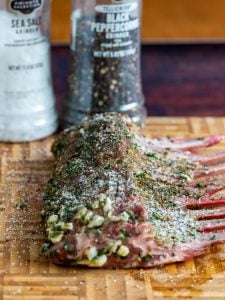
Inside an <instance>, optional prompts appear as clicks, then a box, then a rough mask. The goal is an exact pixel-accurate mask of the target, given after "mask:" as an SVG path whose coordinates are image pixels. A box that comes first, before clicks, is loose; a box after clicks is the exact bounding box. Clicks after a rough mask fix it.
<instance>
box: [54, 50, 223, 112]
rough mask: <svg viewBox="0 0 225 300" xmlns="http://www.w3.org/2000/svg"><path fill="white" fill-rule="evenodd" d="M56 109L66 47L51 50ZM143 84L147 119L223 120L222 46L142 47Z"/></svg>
mask: <svg viewBox="0 0 225 300" xmlns="http://www.w3.org/2000/svg"><path fill="white" fill-rule="evenodd" d="M52 52H53V75H54V86H55V92H56V95H57V106H58V108H59V110H60V109H61V107H62V104H63V101H64V99H65V95H66V89H67V74H68V61H69V48H68V47H53V50H52ZM142 81H143V91H144V95H145V99H146V106H147V110H148V115H151V116H225V45H160V46H159V45H158V46H153V45H144V46H143V47H142Z"/></svg>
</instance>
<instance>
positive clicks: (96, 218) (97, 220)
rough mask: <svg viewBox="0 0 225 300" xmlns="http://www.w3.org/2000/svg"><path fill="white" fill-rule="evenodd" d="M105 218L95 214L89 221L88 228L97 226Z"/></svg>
mask: <svg viewBox="0 0 225 300" xmlns="http://www.w3.org/2000/svg"><path fill="white" fill-rule="evenodd" d="M104 221H105V219H104V218H103V217H102V216H99V215H95V216H94V218H93V219H92V220H91V222H90V223H89V224H88V228H93V227H99V226H101V225H102V224H103V223H104Z"/></svg>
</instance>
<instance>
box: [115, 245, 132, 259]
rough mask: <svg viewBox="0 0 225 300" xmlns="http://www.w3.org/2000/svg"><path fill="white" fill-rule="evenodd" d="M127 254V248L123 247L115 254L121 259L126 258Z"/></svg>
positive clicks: (128, 251)
mask: <svg viewBox="0 0 225 300" xmlns="http://www.w3.org/2000/svg"><path fill="white" fill-rule="evenodd" d="M129 253H130V250H129V248H128V247H127V246H124V245H122V246H120V248H119V250H118V251H117V254H118V255H119V256H122V257H125V256H127V255H128V254H129Z"/></svg>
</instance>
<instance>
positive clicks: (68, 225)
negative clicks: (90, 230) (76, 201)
mask: <svg viewBox="0 0 225 300" xmlns="http://www.w3.org/2000/svg"><path fill="white" fill-rule="evenodd" d="M63 229H65V230H73V223H66V224H65V225H64V227H63Z"/></svg>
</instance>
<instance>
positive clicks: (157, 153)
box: [42, 113, 225, 268]
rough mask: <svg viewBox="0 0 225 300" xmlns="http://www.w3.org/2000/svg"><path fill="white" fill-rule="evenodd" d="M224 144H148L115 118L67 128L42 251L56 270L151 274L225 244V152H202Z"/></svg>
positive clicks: (50, 188) (49, 195)
mask: <svg viewBox="0 0 225 300" xmlns="http://www.w3.org/2000/svg"><path fill="white" fill-rule="evenodd" d="M222 139H224V136H211V137H208V138H205V139H197V140H185V139H184V140H182V139H170V138H160V139H150V138H146V137H143V136H142V135H140V134H139V133H138V129H137V128H136V127H135V126H134V125H133V124H132V123H131V121H130V120H129V119H128V118H126V117H123V116H121V115H119V114H113V113H112V114H103V115H96V116H94V117H91V118H89V119H87V120H85V121H83V122H82V123H81V124H80V125H79V126H77V127H74V128H71V129H69V130H66V131H65V132H64V133H62V134H61V135H60V137H59V138H58V140H57V141H56V142H55V143H54V145H53V148H52V151H53V153H54V155H55V157H56V167H55V170H54V173H53V176H52V179H51V180H50V181H49V182H48V184H47V187H46V192H45V196H44V205H45V207H44V209H43V211H42V217H43V219H44V222H45V225H46V233H47V234H46V242H45V243H44V245H43V247H42V251H43V252H44V253H45V255H46V256H48V257H49V259H50V260H51V261H52V262H53V263H56V264H64V265H70V266H75V265H83V266H89V267H104V268H131V267H142V268H144V267H151V266H156V265H159V264H168V263H172V262H179V261H184V260H187V259H190V258H192V257H194V256H197V255H201V254H202V253H203V252H204V251H205V249H206V248H207V247H209V246H210V245H213V244H215V243H222V242H225V221H223V219H224V218H225V210H221V206H224V205H225V200H224V199H220V198H221V197H220V198H219V199H218V198H217V197H216V193H218V191H220V190H223V189H224V188H225V183H224V181H223V177H222V176H221V174H223V173H225V165H224V164H223V162H224V161H225V152H223V153H219V154H215V155H211V156H200V155H197V154H196V151H195V150H196V148H199V147H208V146H212V145H214V144H216V143H219V142H220V141H221V140H222Z"/></svg>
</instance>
